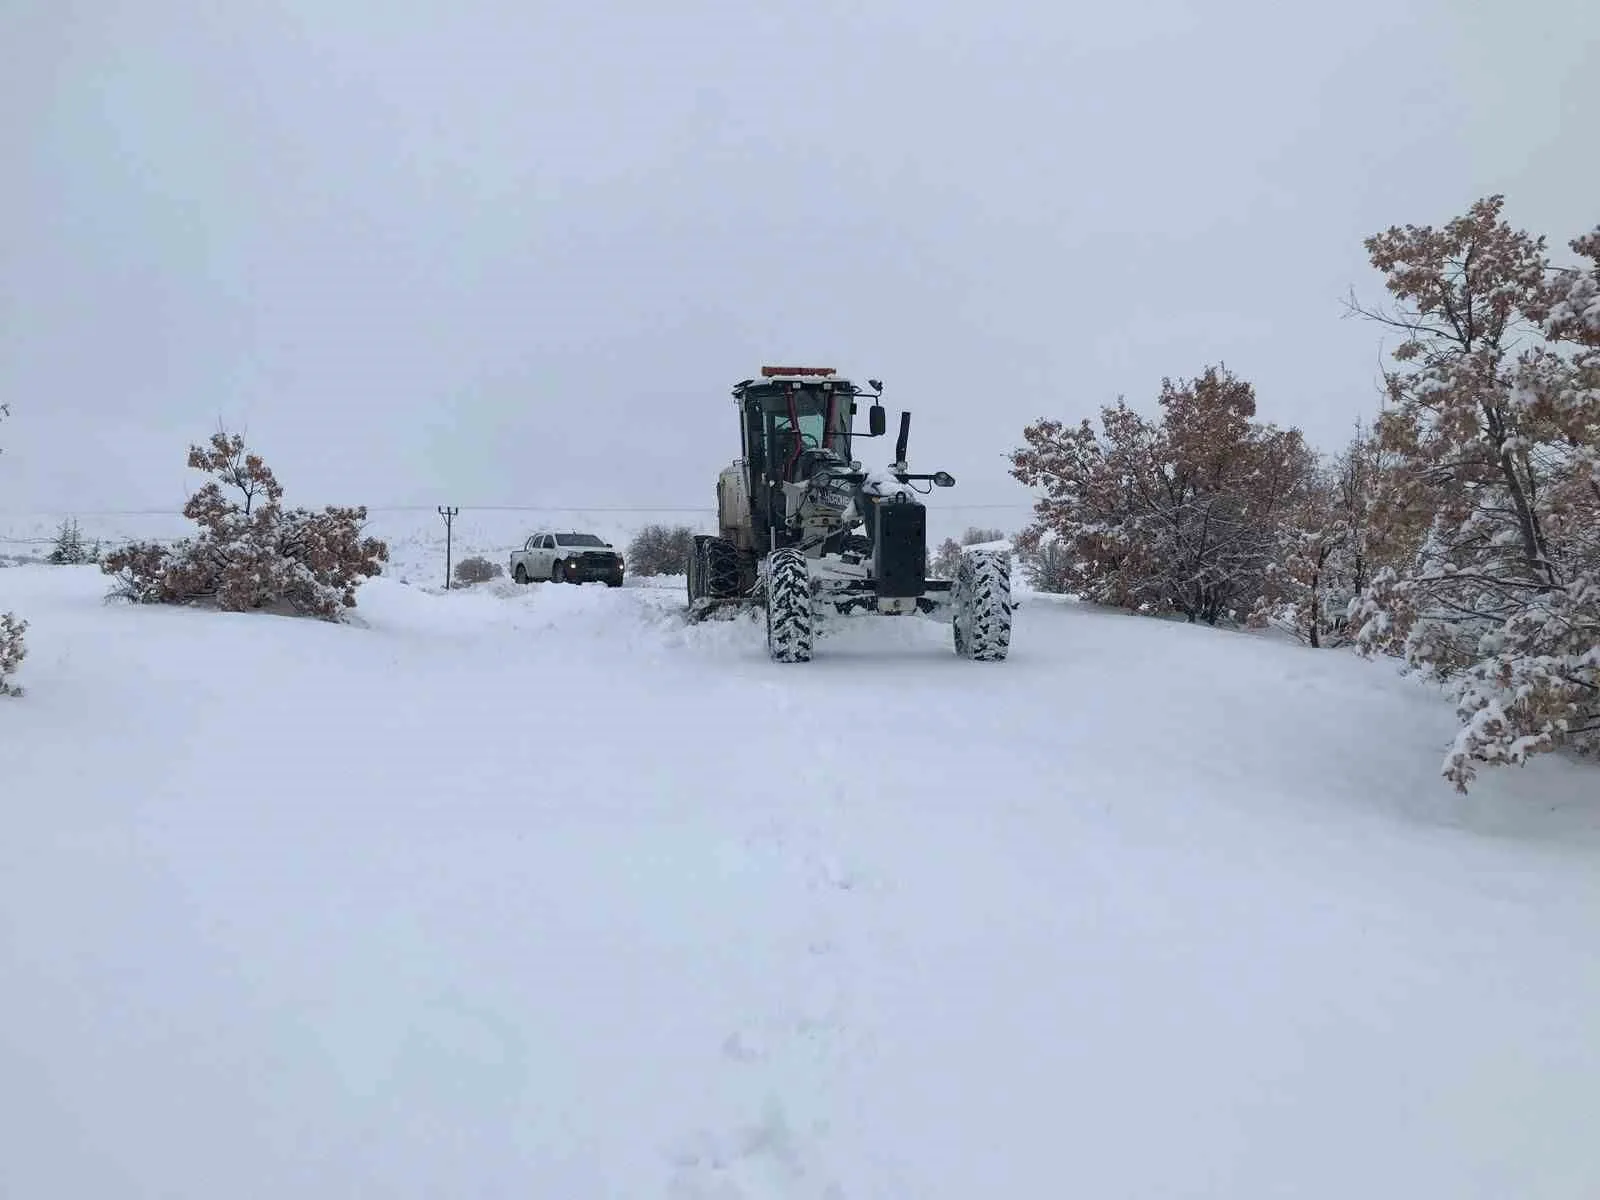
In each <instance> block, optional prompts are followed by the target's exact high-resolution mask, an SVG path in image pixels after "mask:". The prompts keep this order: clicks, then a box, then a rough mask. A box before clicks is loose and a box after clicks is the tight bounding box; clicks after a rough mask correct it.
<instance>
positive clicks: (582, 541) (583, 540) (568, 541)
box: [556, 533, 605, 546]
mask: <svg viewBox="0 0 1600 1200" xmlns="http://www.w3.org/2000/svg"><path fill="white" fill-rule="evenodd" d="M556 545H558V546H604V545H605V542H603V541H602V540H601V539H599V538H597V537H595V535H594V534H592V533H558V534H556Z"/></svg>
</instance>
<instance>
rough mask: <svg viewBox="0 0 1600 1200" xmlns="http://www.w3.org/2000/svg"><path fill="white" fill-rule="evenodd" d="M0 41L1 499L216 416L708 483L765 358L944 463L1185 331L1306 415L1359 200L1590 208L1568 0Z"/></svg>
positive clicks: (450, 488)
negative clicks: (4, 415)
mask: <svg viewBox="0 0 1600 1200" xmlns="http://www.w3.org/2000/svg"><path fill="white" fill-rule="evenodd" d="M0 59H3V62H0V152H3V156H0V163H3V168H0V169H3V170H4V172H5V176H4V188H3V189H0V267H3V270H4V284H5V286H4V289H3V291H0V399H4V400H8V401H9V402H10V403H11V405H12V408H13V416H12V419H11V420H10V421H8V422H6V423H5V424H4V425H0V445H3V446H4V447H5V451H6V453H5V455H4V456H3V457H0V509H6V510H23V511H58V510H74V509H75V510H78V511H90V510H99V509H137V508H146V507H162V506H170V507H176V506H177V505H179V504H181V502H182V499H183V497H184V496H185V495H186V494H187V492H188V491H189V490H192V487H193V486H194V482H195V480H194V479H193V477H192V476H190V475H189V474H188V473H187V472H186V470H185V468H184V465H183V460H184V456H185V448H186V446H187V445H188V443H189V442H190V441H196V440H203V439H204V438H205V437H206V436H207V435H208V434H209V433H210V431H211V430H212V429H214V428H215V426H216V423H217V421H218V420H219V418H220V419H222V420H224V421H226V422H228V423H230V424H231V425H235V426H241V425H247V426H248V434H249V437H250V440H251V442H252V444H253V445H254V446H255V447H256V448H257V449H259V450H260V451H261V452H262V453H264V454H265V455H266V456H267V458H268V461H269V462H271V463H272V464H273V465H274V467H275V468H276V470H277V471H278V474H279V477H280V479H281V480H282V481H283V482H284V483H285V485H286V487H287V488H288V492H289V494H288V499H289V500H290V501H291V502H303V503H307V504H312V505H320V504H323V503H329V502H351V503H367V504H369V505H374V506H378V505H389V504H408V503H417V504H428V505H431V504H434V503H455V504H460V505H466V506H470V505H488V504H530V505H538V504H545V505H574V506H601V505H640V506H656V505H662V506H675V505H700V504H709V503H710V498H711V496H712V488H713V481H714V478H715V475H716V472H717V470H718V469H719V468H720V466H721V465H723V464H724V463H725V462H727V461H728V460H729V459H730V458H731V457H732V456H733V454H734V453H735V446H736V442H735V437H736V429H735V424H734V415H733V409H732V400H731V398H730V397H729V394H728V390H729V387H730V386H731V385H732V384H733V383H734V382H736V381H737V380H739V379H742V378H745V377H747V376H750V375H752V374H754V373H756V372H757V370H758V369H759V367H760V366H761V364H763V363H770V362H779V361H782V362H784V363H800V364H807V365H830V366H836V367H838V368H839V369H841V370H843V371H846V372H850V373H854V374H856V375H858V376H859V377H862V378H865V377H867V376H873V377H876V378H881V379H883V380H884V381H885V383H886V385H887V394H886V397H885V399H886V402H887V403H888V404H889V407H890V410H891V419H893V413H894V411H895V410H896V409H897V408H899V407H901V406H905V407H909V408H911V409H912V410H913V412H914V414H915V415H914V418H913V423H912V438H911V458H912V462H913V467H914V469H921V470H935V469H940V468H943V469H947V470H949V471H951V472H953V473H954V474H955V475H956V476H957V479H958V481H959V485H960V486H959V487H958V489H957V491H956V492H955V493H940V494H939V496H938V500H939V501H940V502H947V503H951V504H955V503H966V504H984V503H1004V502H1007V501H1022V502H1025V501H1026V499H1027V496H1026V493H1025V492H1023V491H1022V489H1021V488H1020V486H1019V485H1017V484H1016V483H1015V482H1014V481H1012V480H1011V479H1010V478H1009V477H1008V475H1007V472H1006V461H1005V456H1006V453H1007V451H1008V450H1010V449H1011V448H1012V447H1013V446H1015V445H1016V444H1017V443H1018V441H1019V440H1020V435H1021V429H1022V427H1023V426H1024V425H1025V424H1026V423H1027V422H1028V421H1030V420H1032V419H1034V418H1035V417H1038V416H1042V415H1052V416H1060V417H1064V418H1072V419H1075V418H1077V417H1079V416H1082V415H1088V414H1092V413H1093V412H1094V411H1095V410H1096V409H1097V408H1098V406H1100V405H1101V404H1104V403H1109V402H1111V401H1113V400H1115V398H1116V397H1117V395H1118V394H1126V395H1127V397H1128V398H1129V400H1130V402H1133V403H1135V404H1137V405H1140V406H1143V407H1149V405H1150V402H1151V399H1152V397H1153V396H1154V395H1155V393H1156V392H1157V391H1158V389H1159V385H1160V380H1161V377H1162V376H1163V375H1171V376H1174V377H1177V376H1191V375H1194V374H1196V373H1198V372H1199V371H1200V370H1202V369H1203V368H1204V367H1205V366H1206V365H1207V364H1209V363H1213V362H1218V361H1223V362H1226V363H1227V364H1228V365H1229V366H1230V367H1231V368H1233V369H1234V370H1235V371H1237V372H1239V373H1241V374H1243V375H1244V376H1246V377H1247V378H1249V379H1251V380H1252V381H1254V383H1255V384H1256V386H1257V392H1258V398H1259V402H1260V413H1261V416H1262V417H1264V418H1266V419H1270V420H1275V421H1277V422H1279V423H1282V424H1298V425H1299V426H1301V427H1302V428H1303V429H1305V430H1306V431H1307V433H1308V434H1309V435H1310V436H1311V437H1312V438H1313V440H1314V441H1316V442H1318V443H1321V444H1323V445H1325V446H1329V447H1332V446H1334V445H1335V444H1336V443H1338V442H1340V441H1342V440H1343V439H1344V438H1345V437H1346V436H1347V434H1348V432H1349V430H1350V429H1351V427H1352V425H1353V422H1354V421H1355V419H1356V418H1357V416H1358V415H1360V414H1362V413H1364V412H1365V413H1370V412H1371V411H1372V410H1373V409H1374V407H1375V404H1376V390H1375V387H1376V383H1375V381H1376V377H1377V373H1378V371H1379V368H1380V361H1381V355H1382V352H1383V351H1382V340H1381V337H1380V332H1379V331H1378V330H1377V329H1376V328H1375V327H1373V326H1371V325H1367V324H1362V323H1358V322H1354V321H1342V320H1341V319H1340V314H1341V298H1342V297H1343V296H1344V295H1345V294H1346V293H1347V291H1348V289H1349V288H1350V287H1352V286H1354V287H1355V288H1356V289H1357V291H1358V292H1359V293H1360V294H1361V295H1363V296H1364V297H1366V298H1369V299H1372V298H1377V297H1378V296H1379V295H1380V294H1381V280H1380V279H1379V277H1378V276H1377V275H1376V273H1374V272H1373V271H1371V269H1370V268H1369V267H1368V266H1367V264H1366V261H1365V257H1364V254H1363V252H1362V249H1361V244H1360V243H1361V239H1362V238H1363V237H1364V236H1366V235H1368V234H1370V233H1373V232H1376V231H1377V230H1379V229H1382V228H1384V227H1386V226H1388V225H1390V224H1394V223H1405V222H1408V221H1414V222H1418V223H1440V222H1443V221H1445V220H1448V219H1449V218H1450V217H1451V216H1453V215H1455V214H1457V213H1459V212H1461V211H1462V210H1464V209H1465V208H1466V207H1467V205H1468V204H1470V203H1471V202H1472V200H1474V199H1475V198H1477V197H1478V196H1481V195H1484V194H1487V193H1490V192H1495V191H1502V192H1504V193H1506V195H1507V197H1508V204H1507V207H1508V216H1509V217H1510V219H1511V220H1512V221H1513V223H1514V224H1517V225H1520V226H1524V227H1527V228H1530V229H1533V230H1535V231H1537V232H1545V233H1548V234H1549V235H1550V236H1551V240H1552V243H1553V245H1555V246H1556V247H1557V248H1558V249H1560V250H1561V251H1563V252H1564V251H1565V243H1566V241H1567V240H1568V239H1569V238H1570V237H1572V236H1574V235H1576V234H1578V233H1580V232H1582V231H1584V230H1586V229H1588V228H1590V227H1592V226H1593V225H1595V224H1596V223H1597V222H1600V157H1597V156H1596V154H1595V152H1594V143H1593V138H1594V125H1593V121H1592V119H1589V120H1587V121H1585V120H1583V117H1584V115H1585V111H1586V109H1588V110H1589V114H1590V116H1591V118H1592V105H1593V98H1594V87H1593V79H1594V78H1595V77H1596V75H1597V74H1600V5H1597V4H1596V3H1595V2H1594V0H1529V2H1528V3H1525V4H1522V5H1518V6H1513V7H1509V8H1508V7H1505V6H1497V5H1489V4H1484V3H1480V2H1468V0H1432V2H1427V0H1344V2H1342V3H1340V4H1334V5H1325V4H1318V5H1310V4H1304V3H1283V2H1282V0H1204V2H1201V0H1190V2H1188V3H1183V2H1180V0H1133V2H1129V3H1120V4H1103V3H1102V4H1095V5H1084V4H1081V3H1070V2H1067V0H1036V2H1035V3H1031V4H1022V3H1015V2H1012V0H988V2H987V3H983V4H953V3H943V4H939V3H934V2H932V0H805V2H803V3H794V2H792V0H739V2H738V3H733V2H728V3H714V2H712V0H674V2H672V3H659V2H656V0H618V2H612V3H605V2H603V0H602V2H597V0H582V2H576V0H504V2H493V0H450V2H449V3H445V2H443V0H439V2H437V3H421V2H416V0H365V2H361V3H357V2H354V0H283V2H279V3H270V2H268V0H227V2H226V3H218V2H216V0H192V2H189V3H179V2H176V0H144V2H142V3H141V2H137V0H128V2H121V0H0ZM891 440H892V439H885V441H883V442H879V443H869V444H867V445H866V447H865V448H864V453H863V457H865V458H866V459H867V461H869V462H873V463H877V462H882V461H885V460H886V459H887V457H888V451H889V449H890V447H889V445H888V444H887V443H888V442H889V441H891ZM1017 523H1020V518H1019V520H1018V522H1017Z"/></svg>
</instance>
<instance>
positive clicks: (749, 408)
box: [686, 366, 1011, 662]
mask: <svg viewBox="0 0 1600 1200" xmlns="http://www.w3.org/2000/svg"><path fill="white" fill-rule="evenodd" d="M882 396H883V384H882V382H880V381H879V380H876V379H869V380H867V386H865V387H863V386H861V385H860V384H858V383H856V382H855V381H853V380H851V379H848V378H846V377H844V376H842V375H840V374H839V373H838V372H837V371H835V370H834V369H833V368H832V367H783V366H767V367H763V368H762V369H761V376H760V378H759V379H757V378H751V379H745V380H741V381H740V382H739V383H737V384H735V385H734V388H733V398H734V401H735V403H736V405H737V407H738V416H739V450H740V453H739V455H738V457H736V458H735V459H734V460H733V461H732V462H730V463H729V464H728V465H727V466H725V467H724V468H723V469H722V471H721V474H720V475H719V476H718V479H717V488H716V493H717V529H718V532H717V534H715V535H700V536H697V537H696V538H695V539H694V542H693V545H692V548H691V550H690V555H689V561H688V563H687V564H686V574H687V577H688V593H689V616H690V619H691V620H700V619H702V618H704V617H706V616H708V615H710V614H712V613H714V612H721V611H728V610H734V611H737V610H739V609H742V608H749V607H759V608H762V609H764V610H765V613H766V619H767V646H768V651H769V653H770V654H771V656H772V657H773V658H774V659H776V660H777V661H780V662H805V661H809V659H810V658H811V654H812V643H813V633H814V629H815V625H816V621H817V620H818V619H819V618H821V617H825V616H827V615H831V614H836V615H850V614H854V613H861V612H866V613H877V614H883V615H909V614H919V615H923V616H933V617H937V618H941V619H948V620H949V621H950V623H951V625H952V627H953V630H954V639H955V647H956V652H957V653H958V654H959V655H961V656H963V657H966V658H973V659H979V660H985V661H998V660H1000V659H1003V658H1005V657H1006V654H1007V651H1008V647H1009V645H1010V631H1011V577H1010V572H1011V559H1010V556H1009V555H1006V554H998V553H995V552H992V551H969V552H967V553H966V555H965V556H964V557H963V560H962V564H961V568H960V569H959V570H958V571H957V573H956V578H955V579H953V580H950V579H933V578H929V576H928V533H927V510H926V508H925V507H924V506H923V504H922V501H921V499H920V497H921V496H924V495H927V494H929V493H931V492H932V491H933V489H934V488H936V487H940V488H948V487H953V486H955V479H954V478H952V477H951V476H950V475H949V474H948V473H947V472H944V471H936V472H934V473H932V474H914V473H912V472H911V471H910V469H909V468H908V466H907V462H906V453H907V444H908V440H909V437H910V429H911V414H910V413H909V412H902V413H901V414H900V426H899V434H898V437H897V439H896V442H895V449H894V459H893V461H891V462H890V463H889V464H888V466H887V468H886V469H871V470H869V469H867V468H865V467H864V466H863V465H862V463H861V462H860V460H859V459H858V458H857V457H856V445H857V441H858V439H872V438H880V437H883V436H884V435H885V434H886V432H887V430H888V420H887V417H886V414H885V410H884V407H883V404H882ZM863 407H865V408H866V415H867V428H866V429H864V430H863V429H860V428H858V427H857V418H858V416H859V415H860V413H861V411H862V409H863ZM919 485H924V486H919Z"/></svg>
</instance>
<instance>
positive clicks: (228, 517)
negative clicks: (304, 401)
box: [101, 431, 389, 620]
mask: <svg viewBox="0 0 1600 1200" xmlns="http://www.w3.org/2000/svg"><path fill="white" fill-rule="evenodd" d="M189 466H190V467H192V468H194V469H196V470H200V471H204V472H206V473H207V474H209V475H211V476H212V478H211V480H210V481H209V482H207V483H206V484H205V485H204V486H202V487H201V488H200V490H199V491H197V492H195V494H194V495H193V496H191V497H190V498H189V502H188V503H187V504H186V505H184V509H183V515H184V516H186V517H188V518H189V519H190V520H192V521H195V522H196V523H197V524H198V525H199V526H200V532H199V534H198V536H196V537H195V538H192V539H186V540H184V541H181V542H178V543H177V544H176V545H173V546H165V545H162V544H160V543H156V542H135V543H132V544H130V545H128V546H124V547H123V548H121V549H119V550H117V551H115V552H113V553H111V554H108V555H106V557H105V559H104V561H103V562H102V564H101V569H102V570H103V571H104V572H105V573H106V574H108V575H112V576H114V577H115V578H116V581H117V583H116V587H115V589H114V590H113V593H112V594H113V595H115V596H119V597H122V598H124V599H128V600H132V601H135V602H137V603H145V604H195V603H209V604H215V605H216V606H217V607H218V608H221V609H223V610H225V611H228V612H242V611H248V610H253V609H272V610H280V609H287V610H289V611H293V612H297V613H301V614H305V615H309V616H315V617H320V618H322V619H324V620H337V619H339V617H340V616H341V615H342V614H343V612H344V610H346V609H349V608H354V607H355V604H356V588H357V587H359V586H360V585H361V583H363V582H364V581H365V580H366V579H368V578H370V577H371V576H374V575H377V574H378V573H379V572H380V571H381V570H382V569H383V568H382V564H383V563H385V562H387V561H388V558H389V548H388V546H387V545H386V544H385V543H384V542H382V541H379V540H378V539H376V538H369V537H363V536H362V526H363V524H364V522H365V521H366V517H367V510H366V508H365V507H357V508H348V507H333V506H330V507H327V508H325V509H323V510H322V511H321V512H312V511H310V510H308V509H304V508H296V509H285V508H284V507H283V504H282V499H283V488H282V486H281V485H280V484H279V483H278V480H277V478H276V476H274V475H273V473H272V470H271V468H270V467H268V466H267V465H266V463H265V462H263V461H262V459H261V457H260V456H259V455H256V454H252V453H249V452H247V451H246V450H245V445H244V439H243V438H242V437H240V436H239V435H238V434H233V435H229V434H228V433H227V432H226V431H218V432H217V433H215V434H213V435H212V437H211V441H210V443H209V445H208V446H206V447H201V446H191V447H190V448H189Z"/></svg>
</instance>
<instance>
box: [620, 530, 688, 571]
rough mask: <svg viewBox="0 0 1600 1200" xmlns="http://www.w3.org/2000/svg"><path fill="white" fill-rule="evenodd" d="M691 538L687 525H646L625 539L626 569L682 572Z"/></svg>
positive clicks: (686, 561)
mask: <svg viewBox="0 0 1600 1200" xmlns="http://www.w3.org/2000/svg"><path fill="white" fill-rule="evenodd" d="M693 542H694V530H693V529H691V528H689V526H687V525H676V526H667V525H659V524H657V525H646V526H644V528H642V529H640V530H639V532H638V533H636V534H634V535H633V540H632V541H630V542H629V543H628V554H627V562H628V569H629V570H630V571H632V572H633V573H634V574H635V575H682V574H683V573H684V572H685V571H686V570H688V569H689V550H690V547H691V546H692V544H693Z"/></svg>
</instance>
